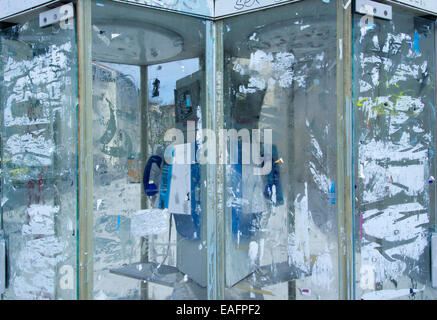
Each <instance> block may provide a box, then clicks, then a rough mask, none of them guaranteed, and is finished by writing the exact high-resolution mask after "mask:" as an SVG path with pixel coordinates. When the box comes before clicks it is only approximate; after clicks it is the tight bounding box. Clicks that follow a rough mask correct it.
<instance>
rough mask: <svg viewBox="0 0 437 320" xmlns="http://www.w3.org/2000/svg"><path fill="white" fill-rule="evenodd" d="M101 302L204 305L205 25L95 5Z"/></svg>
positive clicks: (96, 284)
mask: <svg viewBox="0 0 437 320" xmlns="http://www.w3.org/2000/svg"><path fill="white" fill-rule="evenodd" d="M91 23H92V59H93V62H92V77H93V82H92V86H93V89H92V95H93V100H92V102H93V105H92V114H91V116H92V118H93V123H92V130H93V140H92V143H93V166H92V167H93V170H90V171H89V172H88V174H92V175H93V211H94V212H93V219H94V222H93V226H94V227H93V239H94V250H93V260H92V263H93V271H94V276H93V289H92V295H93V296H92V298H94V299H206V297H207V296H206V292H207V289H206V287H207V275H206V272H207V257H206V245H205V244H206V240H207V237H206V205H205V201H204V198H205V185H206V182H205V175H204V168H205V166H203V167H202V168H200V165H199V162H198V158H197V157H196V156H195V155H194V154H195V153H196V152H197V151H198V150H199V146H200V145H201V143H202V140H201V137H202V129H203V128H204V126H205V108H206V97H205V92H206V86H205V42H206V40H205V38H206V37H205V22H204V21H203V20H201V19H196V18H192V17H188V16H185V15H181V14H173V13H168V12H164V11H157V10H152V9H145V8H138V7H135V6H132V5H125V4H117V3H113V2H109V1H97V2H93V3H92V22H91Z"/></svg>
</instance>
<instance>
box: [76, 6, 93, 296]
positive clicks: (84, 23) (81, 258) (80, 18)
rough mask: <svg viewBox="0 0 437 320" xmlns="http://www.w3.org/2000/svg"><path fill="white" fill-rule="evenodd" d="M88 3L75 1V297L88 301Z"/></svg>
mask: <svg viewBox="0 0 437 320" xmlns="http://www.w3.org/2000/svg"><path fill="white" fill-rule="evenodd" d="M91 43H92V34H91V0H79V1H78V2H77V46H78V60H79V63H78V66H79V134H78V136H79V143H78V147H79V150H78V151H79V213H78V219H79V223H78V225H79V230H78V232H77V234H78V236H79V252H78V262H79V265H78V297H79V299H91V298H92V289H93V242H94V241H93V240H94V237H93V131H92V130H93V128H92V124H93V109H92V64H91V62H92V60H91V59H92V57H91V50H90V48H91Z"/></svg>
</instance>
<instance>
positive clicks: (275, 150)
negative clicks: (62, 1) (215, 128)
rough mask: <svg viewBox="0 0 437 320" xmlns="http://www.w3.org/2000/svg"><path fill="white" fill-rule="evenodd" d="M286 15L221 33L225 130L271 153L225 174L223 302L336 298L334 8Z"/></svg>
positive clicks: (316, 6) (242, 21)
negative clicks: (267, 165)
mask: <svg viewBox="0 0 437 320" xmlns="http://www.w3.org/2000/svg"><path fill="white" fill-rule="evenodd" d="M284 9H285V8H284V7H282V8H278V9H271V10H268V11H265V12H264V11H263V12H260V13H254V14H250V15H244V16H239V17H236V18H230V19H228V20H226V23H225V30H226V32H225V37H224V41H225V65H224V67H225V88H227V89H226V90H227V96H226V97H225V106H226V107H225V113H226V128H227V129H228V130H229V129H236V130H240V131H239V132H243V131H244V130H248V131H246V132H249V133H250V135H251V139H252V140H251V145H252V148H253V147H254V146H255V145H256V144H254V143H256V142H257V136H256V134H255V133H256V131H253V129H259V130H261V139H260V145H261V146H264V147H265V146H266V145H269V144H270V145H269V147H268V148H267V149H266V150H267V151H266V152H264V153H263V150H264V148H263V147H261V148H260V149H261V153H260V156H261V157H262V159H263V162H262V163H261V165H257V164H256V161H255V159H254V158H252V162H251V163H250V164H241V157H244V149H243V145H244V137H243V138H242V142H240V143H239V145H238V156H239V158H240V159H239V160H240V161H239V162H238V164H235V165H232V164H229V165H227V167H226V178H227V182H226V186H225V188H226V190H225V192H226V195H227V199H226V206H227V212H226V218H227V222H226V229H227V231H226V233H227V234H226V285H227V287H228V290H227V298H240V299H242V298H243V299H244V298H245V299H247V298H255V299H318V298H321V299H335V298H337V297H338V291H337V288H338V285H337V283H338V272H337V259H338V258H337V254H338V246H337V206H336V199H335V183H336V174H337V172H336V156H337V155H336V152H337V151H336V94H335V91H336V68H335V65H336V5H335V3H331V4H325V3H322V2H320V1H312V3H311V1H305V3H304V4H293V5H290V7H287V10H284ZM268 130H271V134H272V140H271V141H268V140H267V139H266V138H267V137H268V135H267V133H268ZM255 155H256V153H255V154H254V153H252V157H254V156H255ZM266 161H271V163H272V166H271V170H270V171H267V172H266V174H263V175H259V176H256V175H254V170H253V169H254V168H255V167H257V166H262V165H265V163H266Z"/></svg>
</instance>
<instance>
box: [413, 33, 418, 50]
mask: <svg viewBox="0 0 437 320" xmlns="http://www.w3.org/2000/svg"><path fill="white" fill-rule="evenodd" d="M413 49H414V51H416V53H417V54H419V53H420V34H418V33H417V32H415V33H414V48H413Z"/></svg>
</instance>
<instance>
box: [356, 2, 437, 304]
mask: <svg viewBox="0 0 437 320" xmlns="http://www.w3.org/2000/svg"><path fill="white" fill-rule="evenodd" d="M393 10H394V11H393V20H392V21H387V20H381V19H376V18H375V19H370V21H368V22H369V23H367V24H366V19H367V18H366V17H363V16H361V15H356V16H355V17H354V38H353V46H354V52H355V53H354V66H353V75H354V80H353V88H354V105H355V108H354V118H355V119H354V126H355V127H354V153H355V156H354V158H355V159H356V160H355V182H354V183H355V199H356V201H355V213H354V214H355V246H356V247H355V261H356V266H355V272H356V298H357V299H436V298H437V292H436V291H435V290H433V289H432V288H431V285H430V265H431V264H430V248H429V241H430V232H431V231H433V230H435V229H434V226H435V213H434V210H435V208H434V204H435V181H434V177H435V167H434V162H435V76H434V75H435V70H436V65H435V25H434V23H433V22H432V21H429V20H426V19H423V18H419V17H417V16H415V15H414V14H412V13H408V12H406V11H402V10H400V9H398V8H393ZM373 20H374V21H373Z"/></svg>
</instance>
